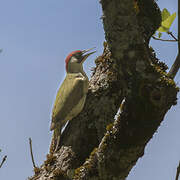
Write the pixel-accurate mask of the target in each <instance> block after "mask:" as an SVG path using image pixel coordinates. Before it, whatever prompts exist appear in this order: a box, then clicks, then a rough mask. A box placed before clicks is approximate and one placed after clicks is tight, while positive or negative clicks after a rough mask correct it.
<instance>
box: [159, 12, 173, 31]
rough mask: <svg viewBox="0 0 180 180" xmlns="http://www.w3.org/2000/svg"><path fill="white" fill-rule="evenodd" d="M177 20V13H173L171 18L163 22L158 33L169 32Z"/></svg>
mask: <svg viewBox="0 0 180 180" xmlns="http://www.w3.org/2000/svg"><path fill="white" fill-rule="evenodd" d="M175 18H176V13H173V14H172V15H171V16H169V17H168V18H166V19H165V20H164V21H162V23H161V27H159V29H158V31H159V32H168V31H169V28H170V27H171V25H172V23H173V21H174V19H175Z"/></svg>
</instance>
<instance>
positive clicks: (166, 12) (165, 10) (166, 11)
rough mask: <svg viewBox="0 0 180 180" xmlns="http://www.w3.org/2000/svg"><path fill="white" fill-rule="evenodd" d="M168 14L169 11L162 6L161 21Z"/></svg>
mask: <svg viewBox="0 0 180 180" xmlns="http://www.w3.org/2000/svg"><path fill="white" fill-rule="evenodd" d="M170 15H171V14H170V12H169V11H168V10H167V9H166V8H164V9H163V10H162V12H161V16H162V21H164V20H166V19H167V18H168V17H169V16H170Z"/></svg>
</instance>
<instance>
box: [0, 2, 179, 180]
mask: <svg viewBox="0 0 180 180" xmlns="http://www.w3.org/2000/svg"><path fill="white" fill-rule="evenodd" d="M158 3H159V5H160V7H161V9H162V8H168V10H169V11H170V12H171V13H172V12H175V11H176V12H177V0H171V1H168V0H159V1H158ZM101 15H102V12H101V6H100V4H99V2H98V0H86V1H85V0H76V1H72V0H61V1H60V0H53V1H52V0H31V1H27V0H14V1H10V0H2V1H1V5H0V48H2V49H3V52H2V53H1V54H0V84H1V86H0V119H1V120H0V122H1V126H0V148H1V149H2V152H1V153H0V158H1V159H2V157H3V155H8V159H7V161H6V162H5V164H4V165H3V167H2V168H1V169H0V179H2V180H10V179H12V178H13V179H14V178H15V179H18V180H24V179H26V178H27V177H28V176H31V175H32V174H33V171H32V162H31V158H30V153H29V144H28V138H29V137H31V138H32V140H33V151H34V156H35V161H36V163H37V165H40V164H41V163H42V162H43V160H44V159H45V156H46V154H47V152H48V148H49V144H50V140H51V135H52V134H51V132H50V131H49V125H50V115H51V109H52V104H53V101H54V98H55V94H56V91H57V88H58V86H59V84H60V83H61V82H62V80H63V78H64V76H65V63H64V59H65V57H66V56H67V54H68V53H69V52H71V51H72V50H76V49H87V48H91V47H96V49H97V53H96V54H94V55H92V56H91V57H90V58H88V60H87V62H86V63H85V71H86V72H87V73H88V75H89V76H90V73H91V71H90V69H91V68H92V67H93V66H95V64H94V59H95V57H96V56H98V55H100V54H101V53H102V44H103V41H104V31H103V26H102V22H101V20H100V17H101ZM171 30H172V31H173V32H174V34H175V35H177V19H176V21H175V23H174V24H173V26H172V29H171ZM164 37H165V38H166V37H167V36H164ZM151 46H152V47H153V48H155V50H156V51H157V55H158V57H159V58H160V59H162V60H163V61H165V62H166V63H167V64H168V65H171V64H172V62H173V60H174V58H175V57H176V55H177V44H176V43H166V42H159V41H154V40H152V41H151ZM176 81H177V82H179V84H180V73H178V75H177V77H176ZM178 116H180V101H178V105H177V106H174V107H172V108H171V110H170V111H169V112H168V113H167V115H166V118H165V121H164V122H163V123H162V125H161V127H160V128H159V129H158V131H157V133H156V134H155V135H154V137H153V139H152V140H151V142H150V143H149V144H148V146H147V148H146V151H145V155H144V156H143V158H141V159H140V160H139V161H138V162H137V165H136V166H135V167H134V168H133V170H132V171H131V173H130V176H129V177H128V178H127V179H128V180H139V179H142V180H152V179H155V180H156V179H157V180H159V179H163V180H169V179H174V176H175V171H176V166H177V164H178V161H179V160H180V141H179V135H180V134H179V127H180V122H179V120H180V118H179V117H178Z"/></svg>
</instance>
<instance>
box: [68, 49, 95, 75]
mask: <svg viewBox="0 0 180 180" xmlns="http://www.w3.org/2000/svg"><path fill="white" fill-rule="evenodd" d="M92 49H94V48H91V49H88V50H83V51H80V50H77V51H73V52H71V53H70V54H69V55H68V56H67V57H66V60H65V62H66V72H67V73H78V72H81V71H82V70H83V62H84V61H85V60H86V59H87V58H88V56H90V55H91V54H93V53H95V52H96V51H93V52H90V53H87V52H89V51H90V50H92ZM86 53H87V54H86Z"/></svg>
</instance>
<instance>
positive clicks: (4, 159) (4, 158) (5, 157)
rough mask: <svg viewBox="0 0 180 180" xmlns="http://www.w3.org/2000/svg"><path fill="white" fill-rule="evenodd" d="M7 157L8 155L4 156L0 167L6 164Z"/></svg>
mask: <svg viewBox="0 0 180 180" xmlns="http://www.w3.org/2000/svg"><path fill="white" fill-rule="evenodd" d="M6 159H7V156H4V157H3V160H2V162H1V164H0V168H1V167H2V165H3V164H4V162H5V161H6Z"/></svg>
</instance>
